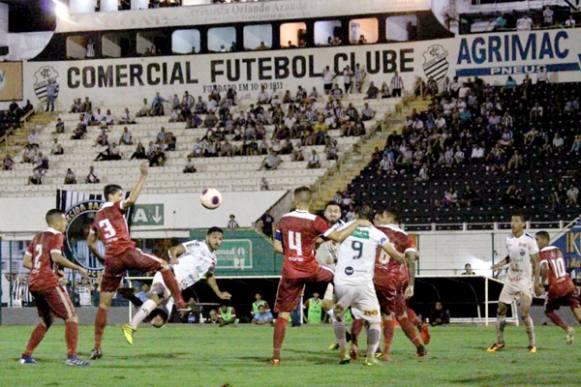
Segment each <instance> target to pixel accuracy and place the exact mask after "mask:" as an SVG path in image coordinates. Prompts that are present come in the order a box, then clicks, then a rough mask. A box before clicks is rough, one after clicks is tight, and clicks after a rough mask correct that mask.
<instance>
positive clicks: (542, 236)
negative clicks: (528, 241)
mask: <svg viewBox="0 0 581 387" xmlns="http://www.w3.org/2000/svg"><path fill="white" fill-rule="evenodd" d="M535 239H536V240H537V244H538V245H539V248H540V249H542V248H544V247H547V246H548V245H549V242H550V241H551V236H550V235H549V233H548V232H546V231H538V232H537V233H536V234H535Z"/></svg>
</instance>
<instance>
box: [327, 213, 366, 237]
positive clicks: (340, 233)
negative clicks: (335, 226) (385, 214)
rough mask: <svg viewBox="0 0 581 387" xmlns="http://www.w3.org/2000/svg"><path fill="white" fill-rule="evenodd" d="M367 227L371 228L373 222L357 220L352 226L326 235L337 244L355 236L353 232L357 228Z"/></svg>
mask: <svg viewBox="0 0 581 387" xmlns="http://www.w3.org/2000/svg"><path fill="white" fill-rule="evenodd" d="M365 226H371V222H370V221H368V220H367V219H357V220H356V221H355V222H353V223H351V224H350V225H348V226H346V227H344V228H342V229H339V230H336V231H333V232H331V233H330V234H327V235H325V238H327V239H330V240H332V241H334V242H337V243H342V242H343V241H344V240H345V239H347V238H348V237H349V235H351V234H353V231H355V230H356V229H357V227H365Z"/></svg>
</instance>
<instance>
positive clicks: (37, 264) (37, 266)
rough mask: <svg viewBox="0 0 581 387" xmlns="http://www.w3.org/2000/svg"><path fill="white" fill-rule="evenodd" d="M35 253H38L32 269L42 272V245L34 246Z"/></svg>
mask: <svg viewBox="0 0 581 387" xmlns="http://www.w3.org/2000/svg"><path fill="white" fill-rule="evenodd" d="M34 251H35V252H36V255H35V256H34V263H33V265H32V267H33V268H34V270H40V265H41V264H42V260H41V258H42V245H41V244H38V245H36V246H34Z"/></svg>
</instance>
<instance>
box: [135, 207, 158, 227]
mask: <svg viewBox="0 0 581 387" xmlns="http://www.w3.org/2000/svg"><path fill="white" fill-rule="evenodd" d="M163 210H164V208H163V203H158V204H136V205H135V207H134V208H133V217H132V218H131V225H133V226H163V223H164V217H163Z"/></svg>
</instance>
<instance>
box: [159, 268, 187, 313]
mask: <svg viewBox="0 0 581 387" xmlns="http://www.w3.org/2000/svg"><path fill="white" fill-rule="evenodd" d="M161 276H162V277H163V282H164V283H165V285H166V286H167V287H168V289H169V291H170V292H171V295H172V297H173V299H174V300H175V302H176V304H177V305H179V304H183V303H184V299H183V298H182V292H181V290H180V287H179V286H178V283H177V281H176V277H175V276H174V275H173V273H172V272H171V270H169V269H168V270H162V272H161Z"/></svg>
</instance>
